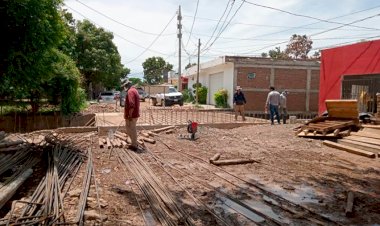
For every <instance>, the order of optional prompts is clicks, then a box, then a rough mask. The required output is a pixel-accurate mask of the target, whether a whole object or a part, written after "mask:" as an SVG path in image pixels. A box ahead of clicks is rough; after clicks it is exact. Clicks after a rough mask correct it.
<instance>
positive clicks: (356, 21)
mask: <svg viewBox="0 0 380 226" xmlns="http://www.w3.org/2000/svg"><path fill="white" fill-rule="evenodd" d="M377 16H380V14H375V15H372V16H369V17H365V18H362V19H359V20H355V21H352V22H350V23H346V24H344V25H341V26H338V27H334V28H330V29H327V30H325V31H321V32H317V33H314V34H311V35H309V37H312V36H316V35H320V34H324V33H327V32H330V31H333V30H336V29H338V28H341V27H344V26H349V25H352V24H354V23H358V22H362V21H365V20H368V19H372V18H374V17H377ZM287 42H288V40H287V41H283V42H278V43H276V44H271V45H267V46H264V47H262V48H260V49H256V50H253V51H252V50H251V51H247V52H244V53H242V54H249V53H254V52H258V51H261V50H264V49H267V48H270V47H273V46H277V45H281V44H284V43H287Z"/></svg>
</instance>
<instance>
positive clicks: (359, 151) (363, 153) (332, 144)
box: [323, 140, 376, 158]
mask: <svg viewBox="0 0 380 226" xmlns="http://www.w3.org/2000/svg"><path fill="white" fill-rule="evenodd" d="M323 144H324V145H326V146H329V147H332V148H336V149H339V150H342V151H347V152H349V153H352V154H356V155H361V156H365V157H368V158H376V154H375V153H373V152H369V151H365V150H362V149H359V148H353V147H350V146H347V145H343V144H338V143H336V142H332V141H328V140H325V141H323Z"/></svg>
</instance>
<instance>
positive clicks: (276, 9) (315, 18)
mask: <svg viewBox="0 0 380 226" xmlns="http://www.w3.org/2000/svg"><path fill="white" fill-rule="evenodd" d="M242 1H243V2H246V3H247V4H250V5H255V6H258V7H262V8H267V9H271V10H275V11H279V12H283V13H287V14H290V15H292V16H298V17H304V18H309V19H313V20H318V21H321V22H325V23H330V24H340V25H345V24H344V23H340V22H335V21H330V20H325V19H320V18H317V17H312V16H307V15H302V14H298V13H293V12H289V11H286V10H282V9H278V8H275V7H271V6H265V5H261V4H257V3H253V2H250V1H248V0H242ZM349 26H352V27H357V28H364V29H369V30H380V29H377V28H368V27H361V26H355V25H349Z"/></svg>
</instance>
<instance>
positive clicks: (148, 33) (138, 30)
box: [76, 0, 173, 36]
mask: <svg viewBox="0 0 380 226" xmlns="http://www.w3.org/2000/svg"><path fill="white" fill-rule="evenodd" d="M76 1H77V2H78V3H80V4H82V5H83V6H85V7H86V8H88V9H90V10H92V11H94V12H96V13H98V14H100V15H102V16H104V17H105V18H107V19H109V20H111V21H113V22H115V23H117V24H120V25H122V26H124V27H127V28H129V29H132V30H135V31H137V32H140V33H143V34H147V35H158V34H156V33H151V32H147V31H143V30H140V29H137V28H134V27H132V26H129V25H126V24H124V23H122V22H119V21H117V20H115V19H113V18H112V17H110V16H108V15H106V14H104V13H102V12H100V11H98V10H96V9H94V8H92V7H90V6H88V5H86V4H85V3H83V2H81V1H79V0H76ZM160 35H161V36H162V34H160ZM165 35H173V34H165Z"/></svg>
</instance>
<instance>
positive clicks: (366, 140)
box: [345, 133, 380, 145]
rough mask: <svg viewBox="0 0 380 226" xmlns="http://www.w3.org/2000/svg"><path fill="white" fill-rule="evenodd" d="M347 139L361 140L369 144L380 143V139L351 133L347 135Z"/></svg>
mask: <svg viewBox="0 0 380 226" xmlns="http://www.w3.org/2000/svg"><path fill="white" fill-rule="evenodd" d="M351 134H352V133H351ZM345 139H349V140H354V141H360V142H363V143H367V144H374V145H380V141H379V140H378V139H373V138H369V137H359V136H353V135H351V136H349V137H346V138H345Z"/></svg>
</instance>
